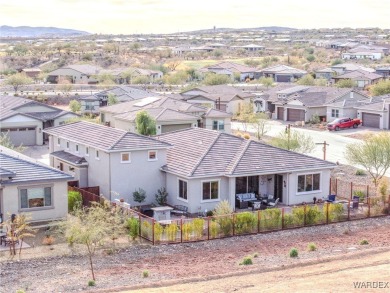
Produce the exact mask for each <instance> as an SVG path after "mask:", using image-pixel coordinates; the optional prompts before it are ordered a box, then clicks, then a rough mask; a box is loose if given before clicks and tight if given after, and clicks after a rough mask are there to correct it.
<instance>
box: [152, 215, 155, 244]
mask: <svg viewBox="0 0 390 293" xmlns="http://www.w3.org/2000/svg"><path fill="white" fill-rule="evenodd" d="M154 223H155V220H154V219H153V221H152V242H153V245H154Z"/></svg>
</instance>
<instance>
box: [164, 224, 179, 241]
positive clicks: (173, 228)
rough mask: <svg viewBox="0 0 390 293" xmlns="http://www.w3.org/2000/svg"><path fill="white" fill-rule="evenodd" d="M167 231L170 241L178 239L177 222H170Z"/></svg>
mask: <svg viewBox="0 0 390 293" xmlns="http://www.w3.org/2000/svg"><path fill="white" fill-rule="evenodd" d="M165 231H166V233H167V235H168V240H169V241H175V240H176V234H177V225H176V224H175V223H172V224H169V225H168V226H167V227H166V228H165Z"/></svg>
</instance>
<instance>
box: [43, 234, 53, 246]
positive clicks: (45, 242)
mask: <svg viewBox="0 0 390 293" xmlns="http://www.w3.org/2000/svg"><path fill="white" fill-rule="evenodd" d="M54 241H55V239H54V237H53V236H51V235H47V236H45V238H43V239H42V244H43V245H52V244H53V243H54Z"/></svg>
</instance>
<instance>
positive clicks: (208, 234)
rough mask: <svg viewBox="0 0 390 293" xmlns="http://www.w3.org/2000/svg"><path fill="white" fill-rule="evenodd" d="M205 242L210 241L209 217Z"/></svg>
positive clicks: (208, 218)
mask: <svg viewBox="0 0 390 293" xmlns="http://www.w3.org/2000/svg"><path fill="white" fill-rule="evenodd" d="M207 240H210V217H207Z"/></svg>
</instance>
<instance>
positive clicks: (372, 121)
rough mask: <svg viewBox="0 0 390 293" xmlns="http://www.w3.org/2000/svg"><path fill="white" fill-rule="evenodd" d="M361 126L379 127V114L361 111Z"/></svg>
mask: <svg viewBox="0 0 390 293" xmlns="http://www.w3.org/2000/svg"><path fill="white" fill-rule="evenodd" d="M362 119H363V123H362V125H363V126H366V127H374V128H379V123H380V116H379V114H372V113H362Z"/></svg>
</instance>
